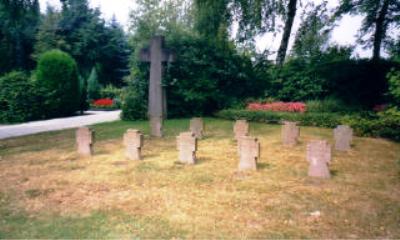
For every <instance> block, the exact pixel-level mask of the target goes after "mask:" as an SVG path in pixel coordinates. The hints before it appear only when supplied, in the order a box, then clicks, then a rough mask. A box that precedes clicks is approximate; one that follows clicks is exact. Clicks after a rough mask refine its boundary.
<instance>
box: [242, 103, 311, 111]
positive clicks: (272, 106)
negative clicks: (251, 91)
mask: <svg viewBox="0 0 400 240" xmlns="http://www.w3.org/2000/svg"><path fill="white" fill-rule="evenodd" d="M247 109H248V110H253V111H272V112H300V113H304V112H305V111H306V104H305V103H303V102H273V103H249V104H248V105H247Z"/></svg>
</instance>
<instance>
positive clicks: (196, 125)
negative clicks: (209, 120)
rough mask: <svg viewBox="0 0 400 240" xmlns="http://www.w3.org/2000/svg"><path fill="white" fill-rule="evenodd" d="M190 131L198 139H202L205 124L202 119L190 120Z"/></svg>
mask: <svg viewBox="0 0 400 240" xmlns="http://www.w3.org/2000/svg"><path fill="white" fill-rule="evenodd" d="M190 131H191V132H192V133H194V136H195V137H196V138H199V139H201V138H202V137H203V131H204V122H203V119H202V118H192V119H191V120H190Z"/></svg>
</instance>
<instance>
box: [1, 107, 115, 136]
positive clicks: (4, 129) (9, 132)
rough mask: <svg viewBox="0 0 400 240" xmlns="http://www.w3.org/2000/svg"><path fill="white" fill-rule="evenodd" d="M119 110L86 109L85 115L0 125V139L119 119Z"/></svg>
mask: <svg viewBox="0 0 400 240" xmlns="http://www.w3.org/2000/svg"><path fill="white" fill-rule="evenodd" d="M120 113H121V111H87V112H85V114H86V115H83V116H75V117H68V118H57V119H51V120H44V121H35V122H28V123H23V124H16V125H2V126H0V139H6V138H11V137H19V136H25V135H31V134H35V133H41V132H51V131H57V130H63V129H70V128H77V127H81V126H87V125H92V124H96V123H103V122H113V121H117V120H119V119H120Z"/></svg>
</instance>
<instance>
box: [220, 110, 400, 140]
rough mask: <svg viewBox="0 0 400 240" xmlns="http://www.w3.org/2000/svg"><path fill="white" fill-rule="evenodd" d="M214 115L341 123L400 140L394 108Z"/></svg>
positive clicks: (366, 133)
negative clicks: (373, 111)
mask: <svg viewBox="0 0 400 240" xmlns="http://www.w3.org/2000/svg"><path fill="white" fill-rule="evenodd" d="M216 116H217V117H220V118H224V119H230V120H237V119H246V120H248V121H253V122H266V123H280V122H281V121H284V120H288V121H296V122H299V124H300V125H302V126H315V127H327V128H334V127H336V126H337V125H340V124H346V125H349V126H351V127H352V128H353V129H354V131H355V134H356V135H358V136H366V137H384V138H389V139H392V140H395V141H400V111H399V110H398V109H396V108H392V109H389V110H386V111H385V112H381V113H378V114H373V113H360V114H352V115H345V116H342V115H341V114H338V113H313V112H310V113H286V112H270V111H249V110H235V109H227V110H222V111H220V112H218V113H217V114H216Z"/></svg>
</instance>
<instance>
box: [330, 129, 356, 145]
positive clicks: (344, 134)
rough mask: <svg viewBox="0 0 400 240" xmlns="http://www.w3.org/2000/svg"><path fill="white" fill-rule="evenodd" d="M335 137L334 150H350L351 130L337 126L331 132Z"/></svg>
mask: <svg viewBox="0 0 400 240" xmlns="http://www.w3.org/2000/svg"><path fill="white" fill-rule="evenodd" d="M333 135H334V137H335V149H336V150H339V151H347V150H350V148H351V142H352V140H353V129H351V127H349V126H347V125H339V126H337V127H336V128H335V130H334V131H333Z"/></svg>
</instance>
